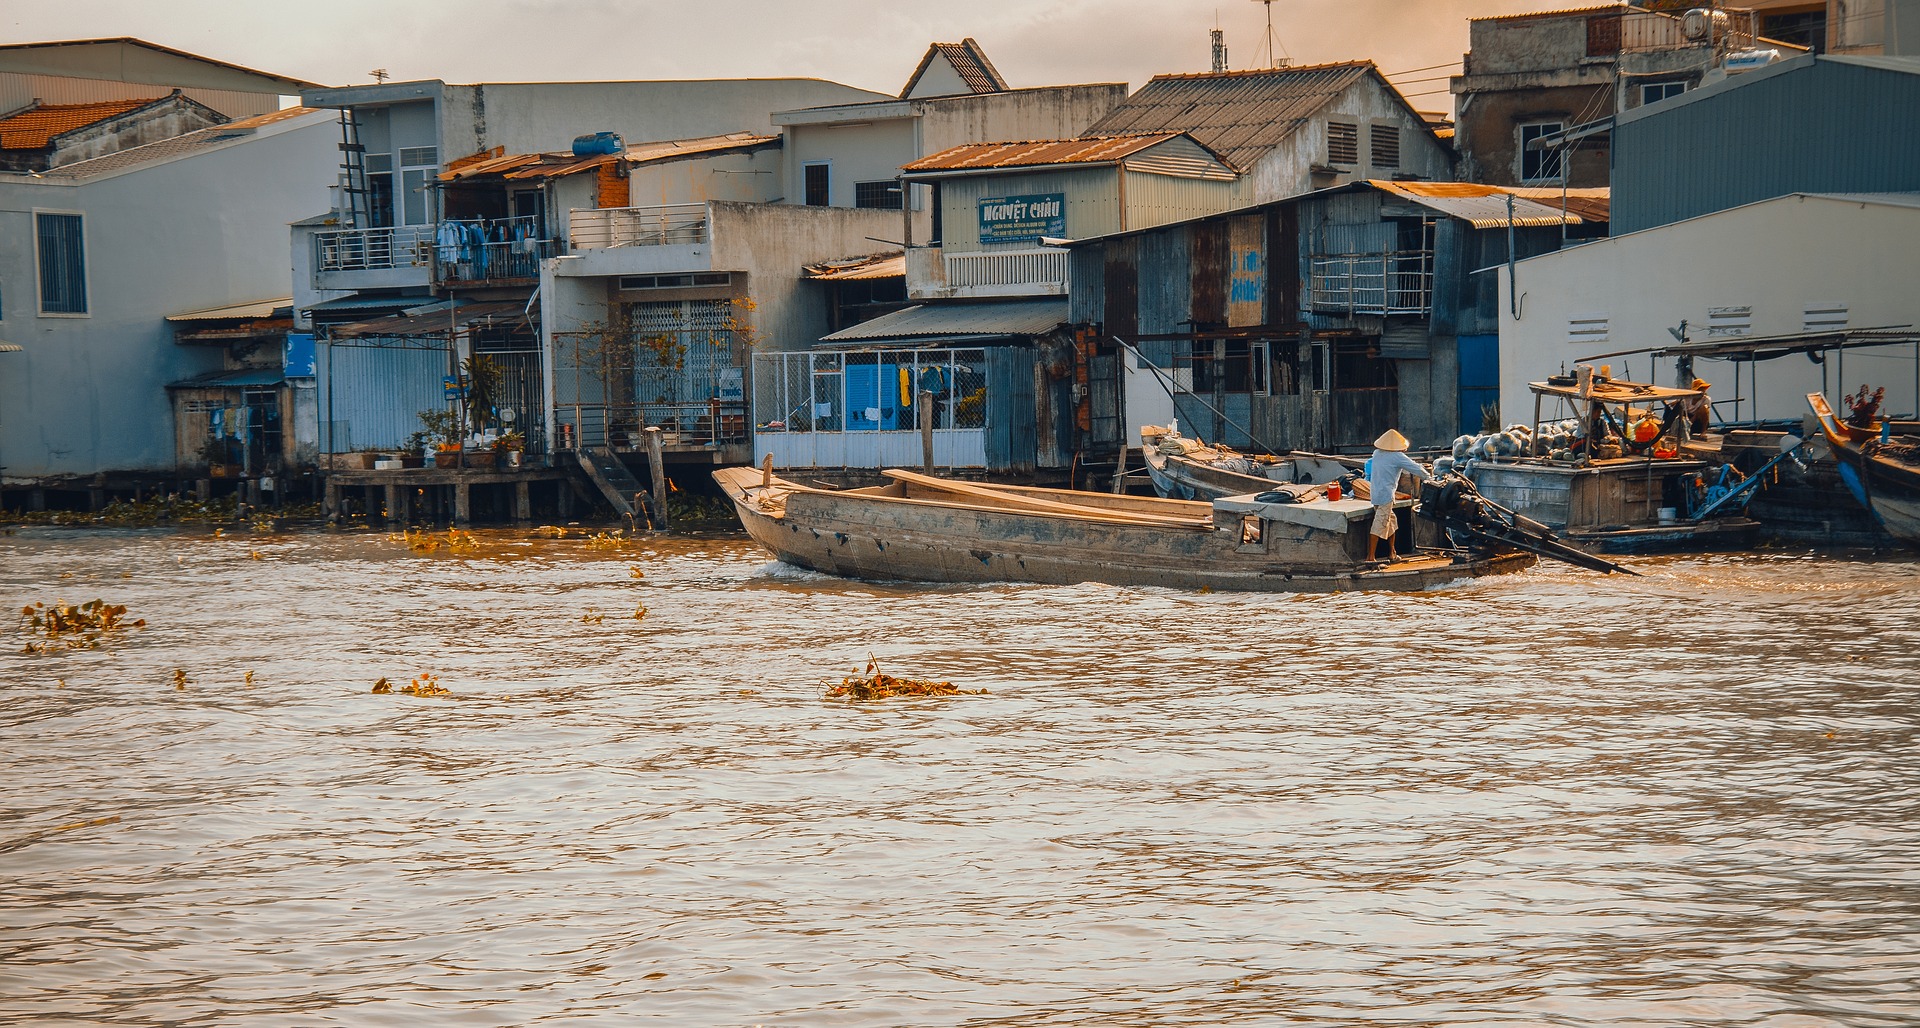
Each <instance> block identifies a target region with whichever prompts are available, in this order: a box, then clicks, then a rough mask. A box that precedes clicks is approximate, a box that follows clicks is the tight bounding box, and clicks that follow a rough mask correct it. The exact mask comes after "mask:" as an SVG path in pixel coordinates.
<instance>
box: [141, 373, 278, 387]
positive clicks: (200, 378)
mask: <svg viewBox="0 0 1920 1028" xmlns="http://www.w3.org/2000/svg"><path fill="white" fill-rule="evenodd" d="M286 380H287V375H286V372H284V371H282V370H280V369H279V368H241V369H239V370H237V371H212V372H208V373H207V374H204V375H195V376H194V377H192V378H186V379H181V380H180V381H178V382H169V383H167V388H168V389H223V388H224V389H233V388H238V387H240V386H268V385H279V384H280V383H282V382H285V381H286Z"/></svg>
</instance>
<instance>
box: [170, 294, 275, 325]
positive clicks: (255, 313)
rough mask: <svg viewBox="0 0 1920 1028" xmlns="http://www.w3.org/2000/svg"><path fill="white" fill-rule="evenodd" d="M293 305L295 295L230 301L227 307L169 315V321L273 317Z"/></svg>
mask: <svg viewBox="0 0 1920 1028" xmlns="http://www.w3.org/2000/svg"><path fill="white" fill-rule="evenodd" d="M292 306H293V297H291V296H282V297H279V298H278V299H273V300H255V301H253V302H252V303H230V304H228V305H226V306H225V307H208V308H206V309H205V310H198V311H183V312H181V313H179V314H169V315H167V320H168V321H227V320H232V319H236V318H271V317H273V315H274V312H275V311H278V310H282V309H285V308H290V307H292Z"/></svg>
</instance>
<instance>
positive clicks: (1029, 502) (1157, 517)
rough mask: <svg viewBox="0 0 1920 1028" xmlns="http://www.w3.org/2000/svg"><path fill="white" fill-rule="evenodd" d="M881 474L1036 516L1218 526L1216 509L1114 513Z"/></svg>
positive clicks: (921, 477) (919, 476) (910, 475)
mask: <svg viewBox="0 0 1920 1028" xmlns="http://www.w3.org/2000/svg"><path fill="white" fill-rule="evenodd" d="M881 474H884V475H886V476H887V477H888V478H892V479H895V480H897V481H901V482H906V483H908V484H909V485H915V486H919V487H921V488H923V489H927V490H930V491H934V492H943V493H951V494H953V495H955V496H965V497H970V498H972V499H975V500H981V501H985V502H986V503H988V504H990V505H991V506H995V507H1000V508H1004V509H1010V510H1017V511H1024V512H1027V513H1033V514H1071V515H1073V516H1075V517H1082V518H1093V519H1095V520H1100V521H1115V522H1124V523H1128V524H1142V525H1164V526H1166V527H1168V528H1189V529H1202V530H1207V531H1211V530H1212V529H1213V527H1214V524H1213V517H1212V509H1211V508H1208V511H1207V516H1206V518H1205V520H1201V519H1200V518H1198V517H1194V516H1177V515H1166V514H1152V513H1147V512H1144V511H1129V510H1111V509H1106V508H1102V507H1096V506H1092V505H1087V504H1078V503H1062V502H1059V501H1057V500H1046V499H1041V498H1039V497H1035V496H1026V495H1022V494H1020V493H1014V492H1008V491H1005V490H1000V489H994V488H992V487H990V486H980V485H975V484H973V483H971V482H953V481H949V480H947V479H944V478H933V477H930V476H927V475H922V474H919V473H917V472H912V471H903V470H900V469H898V468H889V469H887V470H885V471H883V472H881Z"/></svg>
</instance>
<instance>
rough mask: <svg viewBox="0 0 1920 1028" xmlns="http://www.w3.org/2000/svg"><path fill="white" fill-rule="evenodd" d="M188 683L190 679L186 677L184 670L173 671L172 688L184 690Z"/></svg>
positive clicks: (176, 669) (181, 668)
mask: <svg viewBox="0 0 1920 1028" xmlns="http://www.w3.org/2000/svg"><path fill="white" fill-rule="evenodd" d="M189 681H191V679H189V678H188V677H187V669H186V668H183V667H177V668H174V669H173V687H174V688H175V689H185V688H186V687H187V683H188V682H189Z"/></svg>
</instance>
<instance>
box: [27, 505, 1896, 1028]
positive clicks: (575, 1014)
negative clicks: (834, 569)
mask: <svg viewBox="0 0 1920 1028" xmlns="http://www.w3.org/2000/svg"><path fill="white" fill-rule="evenodd" d="M476 534H477V536H478V541H479V546H478V549H476V550H474V551H472V552H459V553H449V552H447V551H446V550H444V549H442V550H439V551H437V552H432V553H421V552H417V551H416V550H414V549H413V548H410V547H409V546H408V545H405V544H404V543H399V542H395V541H393V540H392V539H391V538H389V537H387V536H385V535H381V534H376V533H369V532H359V533H319V532H316V533H312V534H294V535H251V534H247V533H244V532H243V533H234V534H230V535H228V536H226V537H221V538H215V537H211V536H209V535H207V534H205V533H179V532H164V531H67V530H59V529H19V530H16V531H15V532H14V533H13V534H11V535H8V536H4V537H0V599H4V600H5V601H6V602H8V603H10V604H12V605H13V607H14V608H16V609H17V608H18V607H19V606H21V605H22V604H26V603H32V602H35V601H45V602H49V603H51V602H53V601H54V600H56V599H62V600H67V601H80V600H86V599H93V598H95V597H100V598H104V599H106V600H108V601H109V602H113V603H124V604H126V605H127V606H128V607H129V608H130V614H129V616H130V617H140V618H144V619H145V620H146V622H147V627H146V628H145V629H144V630H137V631H133V632H131V633H128V634H127V636H126V637H125V638H123V639H120V640H118V641H115V642H113V643H111V644H110V645H108V646H107V647H106V648H104V649H101V650H98V651H85V652H73V653H66V654H60V655H54V656H43V655H24V654H20V653H19V652H18V646H19V645H20V643H22V642H24V641H25V639H26V637H25V636H24V635H20V636H13V637H12V638H13V639H14V640H15V641H14V642H13V643H11V644H9V651H8V652H6V653H5V654H4V655H0V881H4V883H5V888H4V890H0V1021H6V1022H9V1023H22V1024H35V1025H43V1024H44V1025H56V1024H125V1025H318V1024H340V1025H410V1026H411V1025H426V1024H447V1025H522V1024H560V1023H566V1024H573V1023H581V1022H586V1021H592V1020H595V1019H599V1020H603V1021H605V1022H606V1023H615V1024H618V1023H628V1022H638V1021H645V1022H648V1023H659V1024H685V1025H746V1024H767V1025H772V1024H779V1025H900V1024H941V1025H963V1024H964V1025H1035V1024H1040V1025H1102V1026H1106V1025H1179V1024H1193V1025H1217V1024H1227V1023H1239V1024H1277V1025H1288V1024H1313V1025H1323V1024H1324V1025H1500V1024H1514V1025H1540V1024H1548V1025H1586V1024H1610V1025H1648V1026H1656V1025H1657V1026H1668V1025H1743V1026H1747V1025H1752V1026H1769V1028H1804V1026H1821V1025H1871V1026H1880V1025H1911V1024H1915V1023H1920V986H1917V985H1916V982H1920V764H1917V763H1916V759H1915V755H1916V753H1920V745H1917V744H1920V731H1917V730H1916V729H1917V726H1920V710H1917V709H1916V702H1915V701H1916V693H1917V691H1920V673H1917V672H1920V617H1916V615H1917V614H1920V565H1916V564H1915V563H1914V562H1911V561H1906V560H1889V559H1879V560H1874V559H1869V558H1860V559H1843V558H1837V557H1830V556H1818V555H1809V554H1806V553H1796V552H1763V553H1759V554H1747V555H1740V556H1713V557H1674V558H1658V559H1642V560H1639V561H1637V563H1638V564H1639V565H1640V566H1641V567H1642V568H1643V569H1644V570H1647V571H1648V572H1649V575H1648V577H1645V578H1641V579H1628V580H1622V579H1617V578H1615V579H1603V578H1600V577H1598V576H1595V575H1592V574H1589V573H1585V572H1579V571H1574V570H1571V569H1561V568H1557V567H1549V566H1541V567H1537V568H1534V569H1533V570H1531V571H1529V572H1527V573H1525V574H1523V575H1517V576H1508V577H1504V578H1496V579H1489V580H1483V581H1479V582H1473V583H1468V584H1463V585H1460V586H1456V587H1452V588H1449V589H1445V590H1441V591H1438V592H1434V593H1428V594H1421V595H1412V596H1404V595H1353V596H1317V597H1289V596H1272V595H1229V594H1224V593H1223V594H1194V593H1182V592H1172V591H1162V590H1151V589H1148V590H1140V589H1117V588H1111V587H1106V586H1074V587H1043V586H1011V587H968V588H942V587H900V586H880V585H873V584H864V583H857V582H845V581H839V580H835V579H830V578H825V577H821V576H818V575H814V574H810V573H806V572H800V571H796V570H792V569H788V568H785V567H784V566H782V565H779V564H775V563H772V562H771V561H770V560H769V558H768V557H767V556H766V555H764V554H763V553H762V552H760V551H758V550H756V549H755V548H754V547H753V546H752V544H750V543H748V542H746V541H745V540H744V539H734V538H720V539H704V540H694V539H674V540H664V539H663V540H646V539H643V540H639V541H636V542H635V543H633V544H632V545H630V546H627V547H623V548H615V544H613V543H610V542H608V541H600V542H594V541H591V540H581V539H577V538H575V539H548V538H535V537H531V536H530V535H529V534H528V533H524V532H504V531H503V532H480V533H476ZM443 538H444V537H443ZM642 607H644V616H643V617H641V618H638V619H636V618H635V617H634V614H635V613H636V612H637V611H638V610H640V608H642ZM869 654H871V655H873V657H875V658H877V659H878V661H879V662H880V666H881V669H882V670H884V671H887V672H890V673H893V674H897V675H909V676H915V677H933V678H939V679H946V680H951V681H953V682H954V683H955V684H956V685H959V686H962V687H964V688H968V689H986V690H987V693H986V694H985V695H967V696H957V697H948V698H939V699H924V698H923V699H905V700H900V699H896V700H889V701H883V702H873V703H865V704H849V703H847V702H844V701H839V700H828V699H824V698H823V697H822V686H823V683H826V682H829V681H837V680H838V679H839V678H841V677H842V676H844V675H846V674H848V673H850V672H852V671H854V670H855V669H856V668H859V667H861V666H863V665H864V664H865V662H866V661H867V659H868V656H869ZM176 671H177V672H180V673H182V674H183V675H184V678H185V681H184V682H183V683H177V682H176V674H175V673H176ZM248 672H252V679H251V683H250V684H249V682H248ZM423 673H431V674H433V675H435V676H437V678H438V681H439V683H440V684H441V685H443V686H445V687H446V688H447V689H449V690H451V693H452V695H451V696H450V697H446V698H418V697H414V696H407V695H399V694H392V695H375V694H372V693H371V692H370V691H369V690H370V689H371V688H372V685H373V683H374V682H375V681H376V680H377V679H380V678H382V677H386V678H389V679H391V680H392V681H393V682H394V683H396V684H405V683H407V682H408V681H409V680H411V679H412V678H413V677H415V676H417V675H421V674H423ZM108 818H118V820H117V821H106V822H105V823H100V824H87V823H86V822H92V821H96V820H100V819H108ZM76 826H77V827H76Z"/></svg>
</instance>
